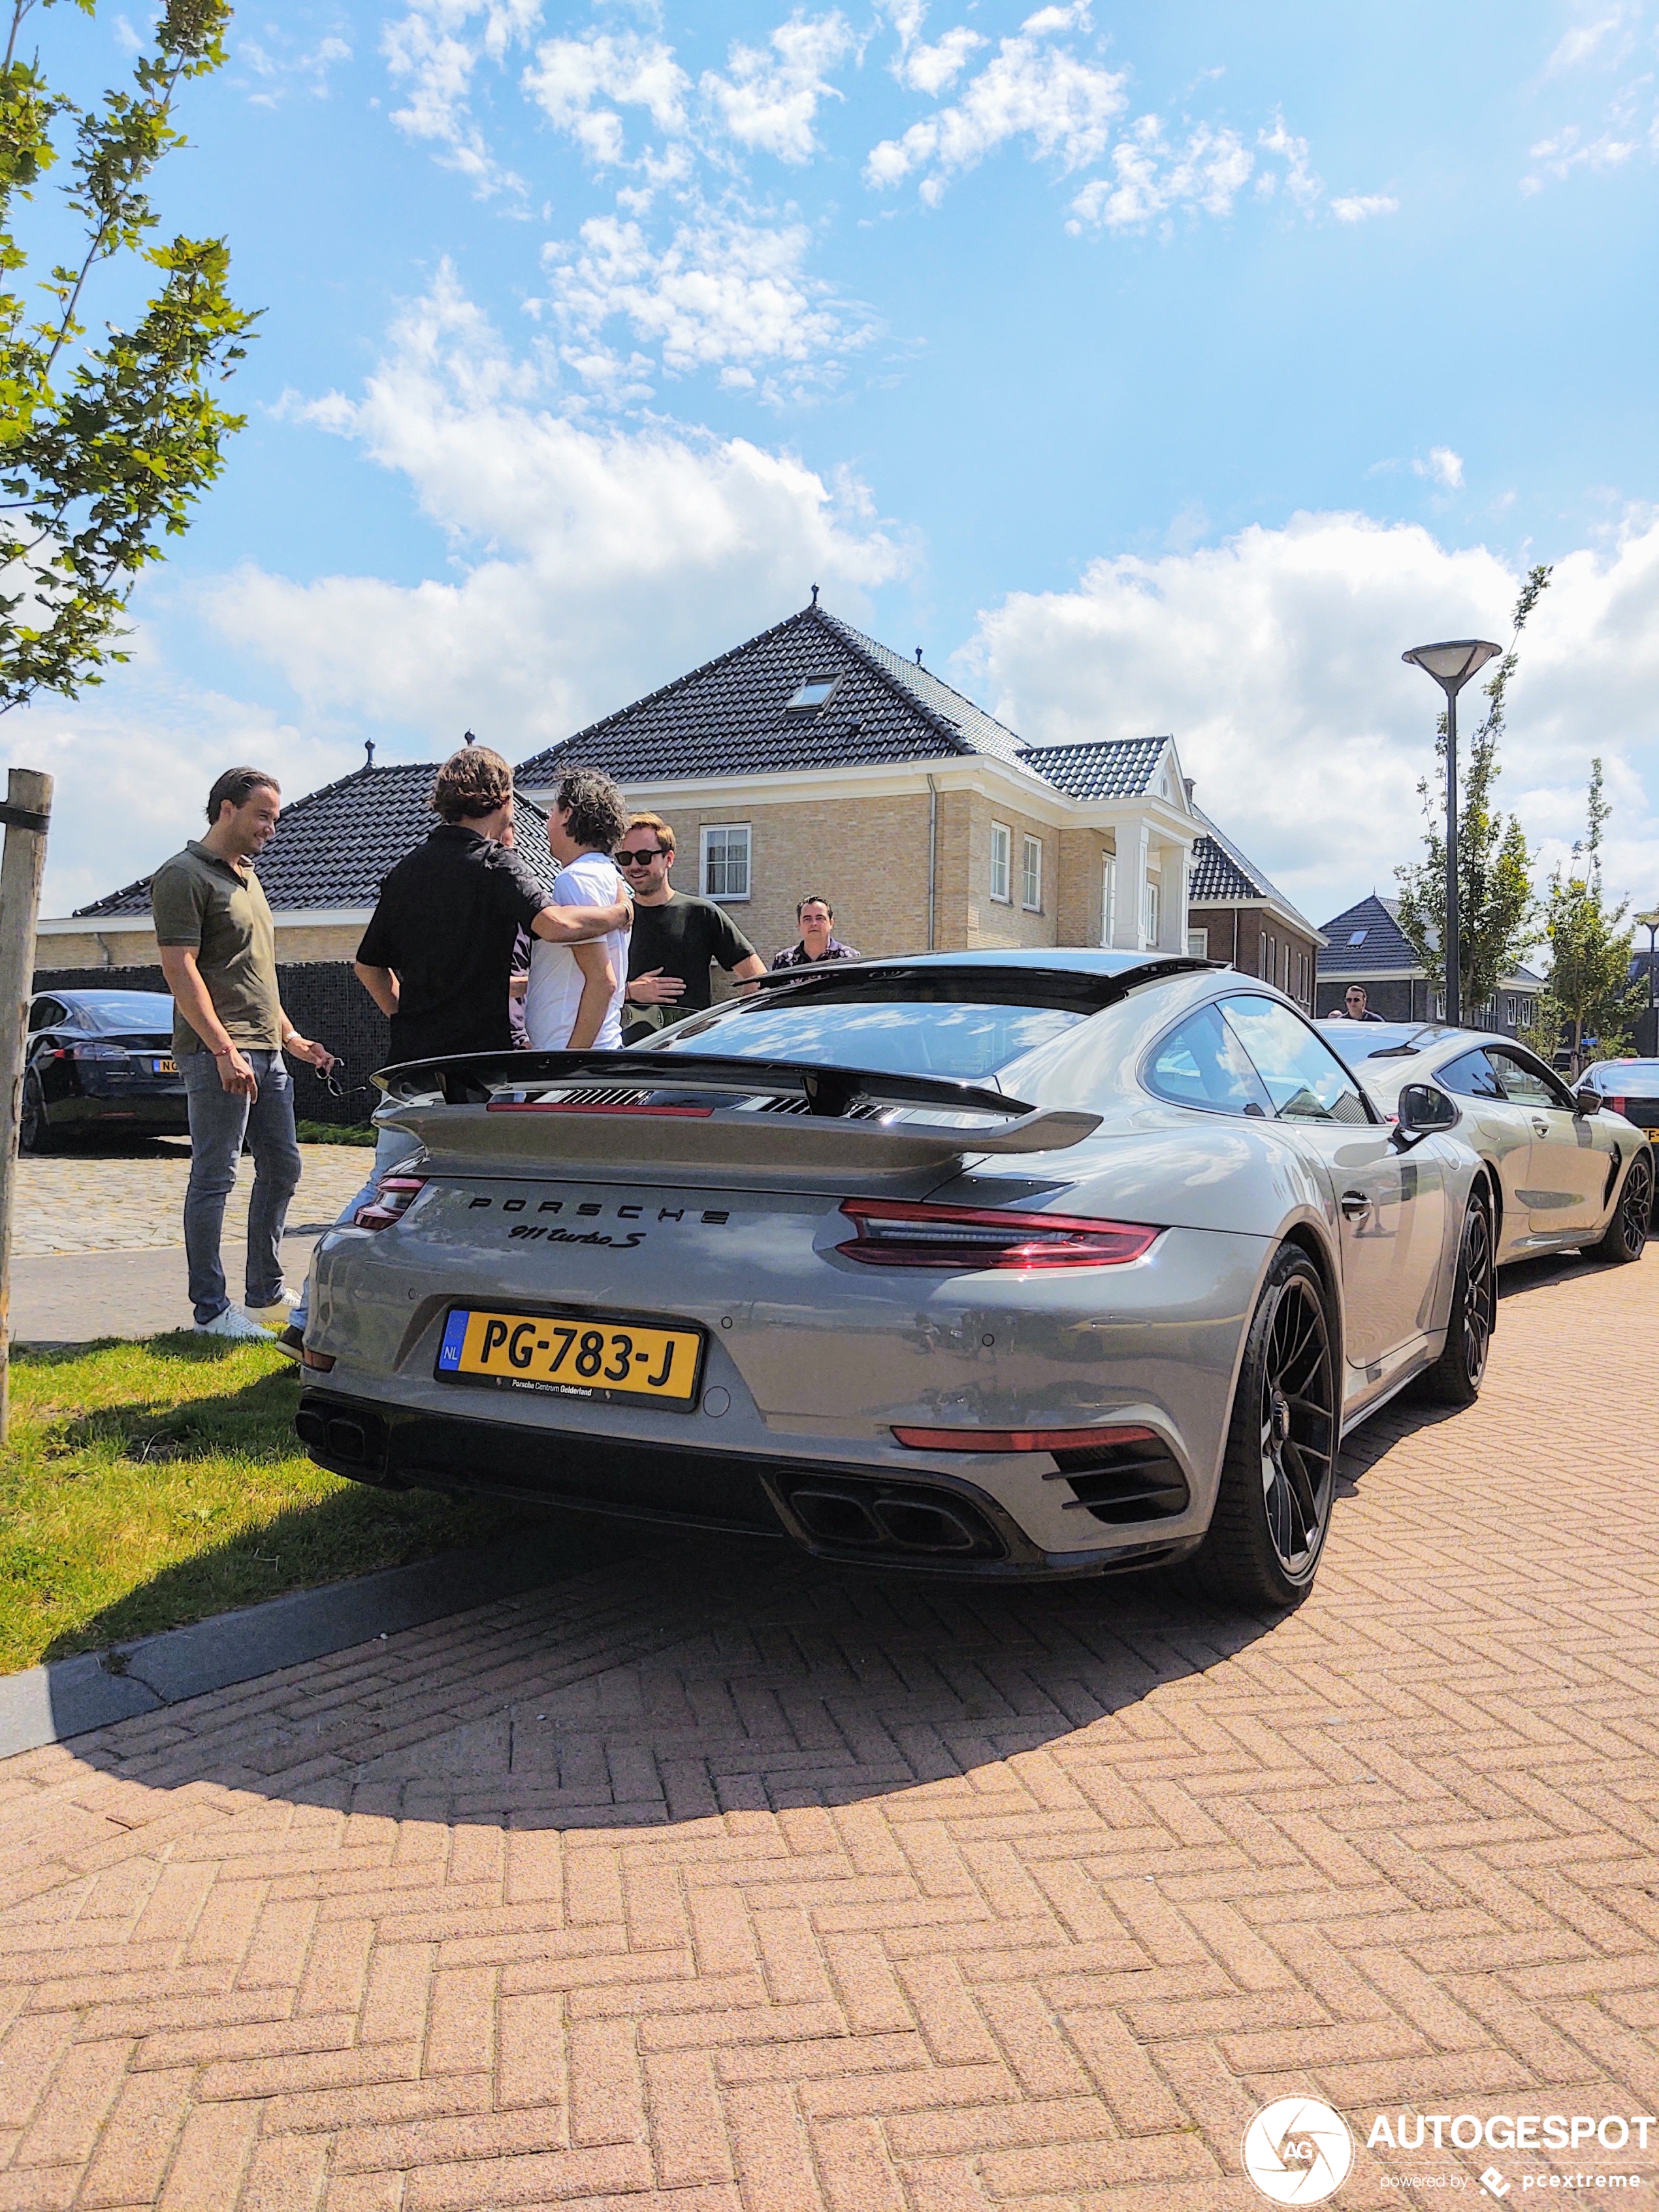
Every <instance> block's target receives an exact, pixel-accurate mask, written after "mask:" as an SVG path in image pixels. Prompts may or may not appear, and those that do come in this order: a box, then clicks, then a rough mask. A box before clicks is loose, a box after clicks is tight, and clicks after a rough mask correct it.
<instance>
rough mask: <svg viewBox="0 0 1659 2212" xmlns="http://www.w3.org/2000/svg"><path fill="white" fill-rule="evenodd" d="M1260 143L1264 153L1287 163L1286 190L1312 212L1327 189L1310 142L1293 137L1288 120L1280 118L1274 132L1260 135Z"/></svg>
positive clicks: (1277, 116) (1300, 204) (1258, 142)
mask: <svg viewBox="0 0 1659 2212" xmlns="http://www.w3.org/2000/svg"><path fill="white" fill-rule="evenodd" d="M1256 143H1257V145H1258V146H1260V147H1261V150H1262V152H1263V153H1264V154H1273V155H1277V156H1278V157H1279V159H1280V160H1281V161H1283V162H1284V164H1285V191H1286V192H1287V193H1288V194H1289V196H1290V197H1291V199H1293V200H1294V201H1295V202H1296V204H1297V206H1298V207H1300V208H1305V209H1308V210H1311V209H1312V207H1313V206H1314V204H1315V202H1316V200H1317V199H1318V198H1319V197H1320V195H1321V194H1322V192H1323V191H1324V189H1325V187H1324V185H1323V184H1322V181H1321V180H1320V179H1319V178H1318V177H1317V176H1316V175H1315V173H1314V172H1313V169H1312V167H1310V163H1309V161H1308V142H1307V140H1306V139H1305V138H1297V137H1293V136H1292V134H1291V132H1290V131H1287V130H1286V129H1285V118H1284V117H1283V116H1282V115H1276V116H1275V117H1274V118H1273V128H1272V130H1271V131H1261V132H1260V133H1259V134H1258V135H1257V138H1256ZM1262 181H1263V182H1264V183H1265V182H1266V181H1267V179H1265V178H1264V179H1262Z"/></svg>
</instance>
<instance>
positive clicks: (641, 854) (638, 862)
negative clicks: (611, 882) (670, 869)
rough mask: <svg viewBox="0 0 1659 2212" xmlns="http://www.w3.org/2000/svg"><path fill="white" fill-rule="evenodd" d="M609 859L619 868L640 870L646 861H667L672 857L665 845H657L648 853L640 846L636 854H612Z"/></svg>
mask: <svg viewBox="0 0 1659 2212" xmlns="http://www.w3.org/2000/svg"><path fill="white" fill-rule="evenodd" d="M669 858H671V854H670V853H669V850H668V848H667V847H666V846H665V845H657V846H654V847H653V848H652V849H651V850H650V851H649V852H647V850H646V848H644V847H643V846H641V848H640V849H639V850H638V852H635V853H613V854H611V859H612V860H614V861H615V862H616V864H617V866H618V867H619V868H642V867H644V866H646V864H647V861H651V860H667V859H669Z"/></svg>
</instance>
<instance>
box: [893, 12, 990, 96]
mask: <svg viewBox="0 0 1659 2212" xmlns="http://www.w3.org/2000/svg"><path fill="white" fill-rule="evenodd" d="M885 13H886V15H887V18H888V20H889V21H890V23H891V24H892V26H893V28H894V29H895V30H896V32H897V33H898V38H899V50H898V56H897V58H896V60H895V61H894V63H893V64H892V70H893V75H894V76H896V78H897V79H898V81H899V82H900V83H901V84H902V85H908V87H909V88H910V90H911V91H912V92H925V93H927V94H928V96H929V97H930V98H932V99H937V98H938V96H939V94H940V93H941V92H943V91H944V90H945V87H946V85H948V84H951V83H954V82H955V81H956V79H957V77H958V76H961V74H962V72H963V69H964V68H965V67H966V66H967V63H968V59H969V56H970V55H971V54H974V53H976V52H978V51H979V49H980V47H981V46H983V45H984V44H985V40H983V39H982V38H981V36H980V34H979V33H978V32H977V31H970V30H969V28H968V27H967V26H966V24H960V23H959V24H957V27H955V28H954V29H953V30H949V31H946V32H945V35H944V37H943V38H940V39H935V40H934V41H933V44H932V45H931V46H929V45H928V44H927V41H926V40H924V39H923V37H922V35H921V27H922V25H923V23H924V22H926V21H927V0H889V4H888V6H887V8H886V10H885Z"/></svg>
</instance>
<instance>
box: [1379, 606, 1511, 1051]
mask: <svg viewBox="0 0 1659 2212" xmlns="http://www.w3.org/2000/svg"><path fill="white" fill-rule="evenodd" d="M1501 650H1502V648H1501V647H1498V646H1495V645H1491V644H1489V643H1488V642H1487V641H1486V639H1485V638H1480V637H1455V638H1452V639H1450V640H1449V641H1447V642H1446V643H1444V644H1441V645H1414V646H1413V647H1412V649H1411V651H1410V652H1409V653H1401V656H1400V658H1401V659H1402V660H1409V661H1411V662H1413V664H1414V665H1416V666H1417V667H1419V668H1421V669H1425V670H1426V671H1427V672H1428V673H1429V674H1430V675H1431V676H1432V677H1433V678H1434V680H1435V682H1436V683H1437V684H1438V685H1439V686H1440V689H1441V690H1443V692H1444V693H1445V695H1446V924H1445V927H1444V929H1443V931H1442V932H1441V936H1440V951H1441V956H1442V958H1443V961H1444V963H1445V969H1446V1019H1447V1021H1448V1023H1449V1024H1450V1026H1451V1027H1452V1028H1453V1029H1457V1028H1459V1027H1460V1026H1461V1025H1462V1018H1463V1012H1462V1006H1461V1005H1460V1004H1459V1000H1460V999H1461V998H1462V983H1463V947H1462V937H1461V933H1460V930H1459V927H1458V913H1457V695H1458V693H1459V692H1460V691H1461V690H1462V689H1463V686H1464V685H1465V684H1467V683H1468V680H1469V678H1470V677H1471V676H1474V674H1476V673H1477V671H1480V669H1482V668H1484V667H1485V666H1486V663H1487V662H1488V661H1489V660H1490V659H1492V655H1493V654H1494V653H1498V652H1499V651H1501Z"/></svg>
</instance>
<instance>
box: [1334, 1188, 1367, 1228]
mask: <svg viewBox="0 0 1659 2212" xmlns="http://www.w3.org/2000/svg"><path fill="white" fill-rule="evenodd" d="M1339 1203H1340V1206H1341V1208H1342V1211H1343V1212H1344V1213H1346V1215H1347V1217H1348V1218H1349V1220H1350V1221H1357V1220H1358V1218H1359V1217H1360V1215H1361V1214H1362V1213H1369V1212H1370V1210H1371V1202H1370V1199H1368V1198H1367V1197H1366V1195H1365V1194H1364V1191H1363V1190H1345V1191H1344V1192H1343V1194H1342V1196H1341V1198H1340V1200H1339Z"/></svg>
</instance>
